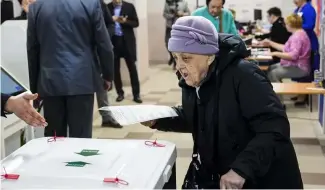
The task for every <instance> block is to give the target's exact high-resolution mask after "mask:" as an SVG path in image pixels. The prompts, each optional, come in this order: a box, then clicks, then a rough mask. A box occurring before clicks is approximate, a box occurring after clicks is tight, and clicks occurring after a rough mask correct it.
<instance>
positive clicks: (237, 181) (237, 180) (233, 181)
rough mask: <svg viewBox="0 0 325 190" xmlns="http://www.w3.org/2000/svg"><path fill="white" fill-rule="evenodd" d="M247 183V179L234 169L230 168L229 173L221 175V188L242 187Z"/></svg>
mask: <svg viewBox="0 0 325 190" xmlns="http://www.w3.org/2000/svg"><path fill="white" fill-rule="evenodd" d="M244 183H245V179H244V178H243V177H241V176H240V175H238V174H237V173H236V172H234V171H233V170H229V172H228V173H226V174H225V175H223V176H221V179H220V189H242V188H243V186H244Z"/></svg>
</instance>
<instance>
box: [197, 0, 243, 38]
mask: <svg viewBox="0 0 325 190" xmlns="http://www.w3.org/2000/svg"><path fill="white" fill-rule="evenodd" d="M225 2H226V0H206V6H204V7H201V8H198V9H196V10H195V11H194V12H193V13H192V15H193V16H203V17H205V18H206V19H208V20H210V21H211V22H212V23H213V25H214V26H215V27H216V29H217V31H218V32H220V33H227V34H234V35H238V31H237V28H236V25H235V21H234V17H233V15H232V13H231V12H230V11H229V10H228V9H225V8H223V5H224V4H225Z"/></svg>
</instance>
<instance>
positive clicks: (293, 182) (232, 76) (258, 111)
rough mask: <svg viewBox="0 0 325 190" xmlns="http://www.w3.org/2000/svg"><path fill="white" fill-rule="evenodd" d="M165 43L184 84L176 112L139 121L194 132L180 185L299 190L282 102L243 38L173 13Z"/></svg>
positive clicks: (193, 187) (163, 128)
mask: <svg viewBox="0 0 325 190" xmlns="http://www.w3.org/2000/svg"><path fill="white" fill-rule="evenodd" d="M168 49H169V51H171V52H172V54H173V56H174V58H175V60H176V63H177V64H176V68H177V71H178V73H179V74H180V80H179V86H180V87H181V88H182V105H181V106H179V107H174V109H175V110H176V112H177V113H178V117H174V118H165V119H159V120H155V121H148V122H145V123H142V124H143V125H145V126H148V127H150V128H152V129H158V130H161V131H173V132H187V133H192V135H193V139H194V150H193V159H192V162H191V165H190V167H189V170H188V172H187V175H186V176H185V180H184V184H183V188H185V189H198V188H203V189H210V188H212V189H217V188H222V189H242V188H249V189H255V188H256V189H277V188H281V189H291V188H293V189H301V188H303V183H302V180H301V174H300V171H299V167H298V162H297V157H296V154H295V150H294V148H293V145H292V143H291V141H290V125H289V122H288V118H287V115H286V113H285V111H284V107H283V106H282V104H281V102H280V101H279V99H278V98H277V96H276V94H275V93H274V91H273V90H272V85H271V84H270V82H269V81H268V79H267V77H266V76H265V75H264V74H263V72H262V71H261V70H260V69H259V68H258V67H257V66H256V65H254V64H252V63H250V62H247V61H245V60H244V58H245V57H246V56H247V49H246V46H245V44H244V42H243V41H242V40H241V39H240V38H239V37H236V36H234V35H227V34H219V35H218V33H217V30H216V29H215V27H214V26H213V24H212V23H211V22H209V20H207V19H205V18H204V17H200V16H188V17H182V18H179V19H178V20H177V21H176V23H175V24H174V25H173V27H172V31H171V38H170V40H169V43H168Z"/></svg>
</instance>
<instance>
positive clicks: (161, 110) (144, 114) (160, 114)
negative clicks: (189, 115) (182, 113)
mask: <svg viewBox="0 0 325 190" xmlns="http://www.w3.org/2000/svg"><path fill="white" fill-rule="evenodd" d="M99 110H101V111H110V112H111V114H112V116H113V118H114V119H115V120H116V121H117V122H118V123H119V124H120V125H132V124H136V123H141V122H145V121H151V120H156V119H161V118H167V117H177V116H178V115H177V113H176V111H175V110H174V109H173V108H171V107H169V106H162V105H132V106H131V105H130V106H108V107H102V108H100V109H99Z"/></svg>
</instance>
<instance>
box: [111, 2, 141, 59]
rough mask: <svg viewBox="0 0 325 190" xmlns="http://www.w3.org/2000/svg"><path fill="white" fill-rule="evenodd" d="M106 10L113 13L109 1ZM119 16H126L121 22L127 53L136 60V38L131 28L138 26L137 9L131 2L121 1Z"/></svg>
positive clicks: (112, 6)
mask: <svg viewBox="0 0 325 190" xmlns="http://www.w3.org/2000/svg"><path fill="white" fill-rule="evenodd" d="M107 6H108V10H109V11H110V12H111V14H112V15H114V4H113V3H112V2H111V3H109V4H108V5H107ZM120 15H121V16H128V19H127V21H126V22H125V23H123V24H121V27H122V31H123V35H124V40H125V43H126V47H127V49H126V50H127V51H128V52H127V53H128V55H129V56H130V59H132V60H133V61H136V60H137V48H136V47H137V46H136V39H135V35H134V31H133V28H137V27H138V26H139V19H138V15H137V11H136V10H135V7H134V5H133V4H132V3H128V2H126V1H123V2H122V9H121V13H120Z"/></svg>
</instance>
